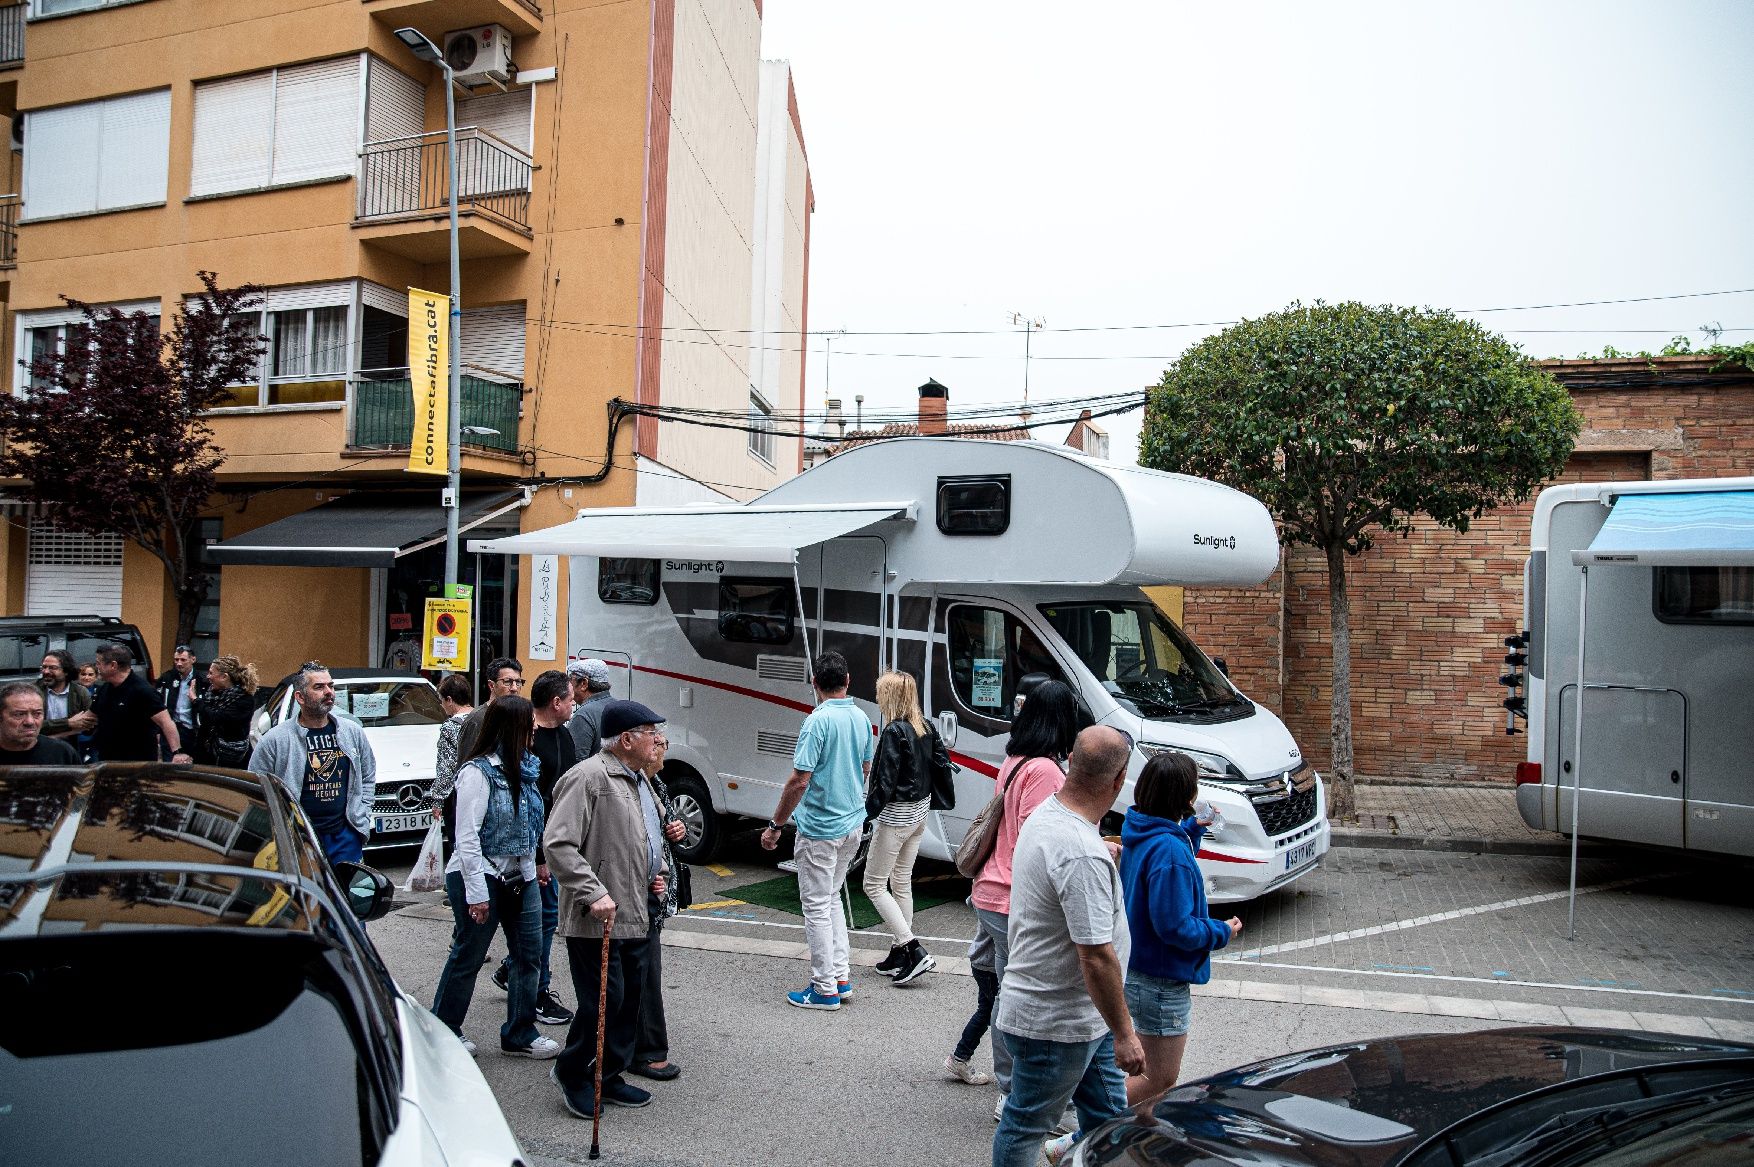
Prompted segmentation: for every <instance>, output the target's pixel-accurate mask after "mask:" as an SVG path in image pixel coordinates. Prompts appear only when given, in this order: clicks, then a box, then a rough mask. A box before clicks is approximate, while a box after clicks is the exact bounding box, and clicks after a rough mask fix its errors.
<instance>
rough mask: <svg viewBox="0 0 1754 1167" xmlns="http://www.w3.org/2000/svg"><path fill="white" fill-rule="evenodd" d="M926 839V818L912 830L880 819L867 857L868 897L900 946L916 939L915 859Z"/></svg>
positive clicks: (866, 883) (866, 879)
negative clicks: (893, 825)
mask: <svg viewBox="0 0 1754 1167" xmlns="http://www.w3.org/2000/svg"><path fill="white" fill-rule="evenodd" d="M925 837H926V820H925V819H921V820H920V821H919V822H918V823H915V824H914V825H913V826H911V827H892V826H890V825H889V824H888V823H886V822H883V821H882V820H879V821H878V823H877V830H876V833H875V834H873V835H872V836H871V850H870V853H869V854H868V855H867V856H866V857H865V894H866V895H867V896H869V897H870V898H871V906H872V907H874V908H876V909H877V914H878V915H879V916H882V917H883V926H884V927H885V928H887V929H889V934H890V935H891V936H894V937H895V943H896V945H897V946H900V945H904V944H908V943H910V942H911V941H912V940H913V938H914V859H915V857H916V856H918V855H919V853H920V842H921V841H922V840H923V839H925Z"/></svg>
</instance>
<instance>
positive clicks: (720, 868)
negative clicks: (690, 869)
mask: <svg viewBox="0 0 1754 1167" xmlns="http://www.w3.org/2000/svg"><path fill="white" fill-rule="evenodd" d="M706 869H707V870H708V871H710V872H712V873H713V874H714V875H716V876H718V877H719V878H720V879H730V878H731V877H732V876H733V875H735V874H737V873H736V872H735V871H732V870H731V869H730V868H729V867H726V866H725V865H724V864H723V863H708V864H707V865H706Z"/></svg>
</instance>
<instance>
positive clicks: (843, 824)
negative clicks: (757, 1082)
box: [761, 652, 876, 1010]
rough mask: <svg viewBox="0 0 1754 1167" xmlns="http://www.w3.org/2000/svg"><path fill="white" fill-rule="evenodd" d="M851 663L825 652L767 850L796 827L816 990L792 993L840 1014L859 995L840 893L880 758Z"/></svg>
mask: <svg viewBox="0 0 1754 1167" xmlns="http://www.w3.org/2000/svg"><path fill="white" fill-rule="evenodd" d="M850 680H851V674H850V673H849V672H848V670H847V660H846V657H844V656H842V655H841V654H840V653H838V652H825V653H823V654H822V655H821V656H819V657H817V658H816V668H815V671H814V673H813V675H812V677H811V684H812V685H813V686H815V689H816V698H817V706H816V708H815V709H814V710H812V711H811V713H810V715H809V716H808V717H806V718H805V719H804V726H803V728H802V729H801V730H799V731H798V745H797V748H796V749H795V750H794V751H793V753H792V776H791V778H790V779H789V780H788V781H787V782H786V785H785V789H784V790H782V791H780V805H779V808H778V809H777V810H775V811H774V815H773V818H772V819H770V820H769V821H768V824H767V829H766V830H764V831H762V832H761V845H762V846H763V847H765V848H767V849H768V850H769V851H772V850H773V849H774V848H775V847H777V846H779V842H780V831H781V830H782V829H783V828H784V827H785V826H786V824H787V823H796V824H797V827H798V838H797V842H796V844H795V845H794V847H793V849H792V855H793V858H795V859H796V860H797V863H798V899H799V900H800V902H801V903H802V904H803V908H804V940H805V942H806V943H807V944H808V945H809V946H810V984H809V985H807V986H805V987H804V988H803V989H801V990H798V991H796V992H791V993H787V994H786V1000H787V1001H789V1002H791V1003H792V1004H793V1005H796V1006H797V1007H798V1008H800V1009H827V1010H833V1009H839V1008H840V1005H841V1002H842V1001H843V1000H845V999H846V997H847V994H848V991H849V990H850V989H851V987H852V986H851V984H850V983H849V979H848V978H849V975H850V970H849V966H848V963H847V961H848V956H849V952H848V949H847V917H846V912H845V911H844V910H843V909H842V907H841V902H840V889H841V885H842V884H843V883H845V882H846V879H847V868H848V867H849V866H850V865H851V864H852V861H853V856H854V855H856V854H857V853H858V850H859V836H860V834H861V833H862V832H863V830H864V826H865V782H866V780H867V779H868V778H869V777H870V776H871V757H872V754H873V753H874V752H875V749H876V747H875V744H874V740H873V734H874V732H875V731H874V730H873V728H872V726H871V719H870V718H869V717H867V716H866V715H865V711H864V710H863V709H860V708H859V705H858V702H856V701H854V700H853V699H852V698H851V697H849V696H847V685H848V682H849V681H850Z"/></svg>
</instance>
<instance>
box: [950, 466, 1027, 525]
mask: <svg viewBox="0 0 1754 1167" xmlns="http://www.w3.org/2000/svg"><path fill="white" fill-rule="evenodd" d="M1010 526H1011V476H1010V475H1009V474H983V475H973V476H969V477H958V478H940V479H938V529H939V530H940V531H942V532H944V534H946V535H1003V534H1004V533H1005V531H1006V530H1007V529H1008V528H1009V527H1010Z"/></svg>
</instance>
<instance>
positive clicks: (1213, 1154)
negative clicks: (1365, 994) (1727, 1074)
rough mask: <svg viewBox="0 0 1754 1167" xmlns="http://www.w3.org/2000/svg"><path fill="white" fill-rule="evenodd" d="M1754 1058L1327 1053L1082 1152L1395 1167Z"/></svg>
mask: <svg viewBox="0 0 1754 1167" xmlns="http://www.w3.org/2000/svg"><path fill="white" fill-rule="evenodd" d="M1726 1054H1730V1055H1744V1054H1745V1055H1751V1056H1754V1047H1749V1046H1744V1045H1738V1044H1735V1043H1733V1042H1717V1041H1710V1040H1706V1039H1699V1038H1689V1037H1666V1036H1662V1035H1653V1034H1644V1033H1632V1032H1627V1031H1622V1030H1611V1029H1556V1028H1527V1029H1522V1028H1519V1029H1489V1030H1484V1031H1481V1032H1478V1033H1456V1034H1423V1035H1418V1036H1412V1037H1395V1038H1384V1039H1382V1040H1379V1041H1365V1042H1357V1043H1354V1044H1348V1045H1338V1046H1329V1047H1327V1048H1325V1049H1319V1050H1310V1051H1307V1052H1303V1053H1297V1054H1291V1055H1288V1056H1286V1057H1281V1058H1273V1059H1270V1060H1267V1061H1263V1062H1255V1063H1253V1064H1252V1065H1247V1066H1241V1067H1238V1068H1237V1069H1234V1070H1227V1071H1225V1072H1224V1073H1222V1074H1216V1075H1214V1076H1212V1077H1210V1078H1204V1079H1201V1080H1200V1081H1197V1082H1190V1083H1187V1084H1186V1085H1183V1086H1178V1087H1176V1088H1175V1089H1173V1090H1171V1091H1170V1092H1169V1093H1168V1094H1167V1095H1165V1096H1164V1099H1163V1101H1161V1102H1160V1103H1158V1105H1157V1107H1156V1108H1155V1110H1154V1111H1153V1112H1152V1114H1151V1116H1150V1117H1149V1118H1146V1119H1131V1118H1130V1119H1123V1120H1119V1121H1116V1122H1112V1123H1109V1124H1107V1125H1105V1126H1103V1127H1100V1128H1098V1129H1097V1131H1096V1132H1094V1133H1093V1134H1092V1135H1091V1136H1090V1138H1089V1139H1087V1140H1086V1144H1087V1145H1086V1146H1085V1148H1084V1155H1085V1158H1084V1162H1085V1163H1086V1164H1089V1165H1091V1167H1096V1165H1098V1164H1101V1165H1108V1164H1127V1165H1129V1167H1134V1165H1143V1164H1153V1165H1155V1164H1191V1163H1246V1164H1251V1165H1255V1167H1267V1165H1269V1164H1324V1165H1326V1164H1333V1165H1336V1167H1338V1165H1342V1164H1343V1165H1345V1167H1390V1165H1392V1164H1394V1163H1397V1162H1399V1161H1400V1160H1401V1159H1402V1158H1404V1157H1405V1156H1406V1155H1407V1153H1408V1152H1410V1151H1412V1150H1413V1149H1414V1148H1415V1147H1417V1146H1418V1145H1419V1144H1420V1143H1422V1142H1424V1141H1425V1140H1426V1139H1427V1138H1429V1137H1430V1136H1431V1135H1433V1134H1436V1133H1437V1132H1438V1131H1440V1130H1443V1129H1444V1128H1445V1127H1448V1126H1450V1125H1452V1124H1453V1123H1456V1122H1459V1121H1461V1120H1462V1119H1464V1118H1466V1117H1468V1116H1469V1115H1471V1114H1474V1113H1476V1112H1477V1111H1479V1110H1482V1109H1484V1108H1485V1107H1488V1106H1492V1105H1494V1104H1496V1103H1499V1102H1504V1101H1506V1100H1508V1099H1511V1098H1516V1097H1519V1096H1521V1095H1524V1094H1527V1093H1529V1092H1531V1091H1534V1090H1539V1089H1541V1088H1542V1087H1545V1086H1551V1085H1554V1084H1556V1083H1560V1082H1565V1081H1568V1080H1570V1079H1575V1078H1583V1077H1589V1076H1591V1075H1594V1074H1600V1073H1606V1072H1608V1071H1610V1070H1617V1069H1624V1068H1627V1067H1632V1066H1643V1065H1661V1064H1663V1063H1666V1062H1675V1061H1684V1060H1690V1059H1694V1058H1701V1057H1719V1056H1723V1055H1726Z"/></svg>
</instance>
